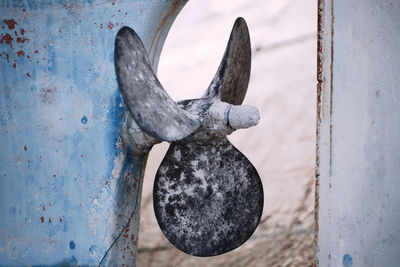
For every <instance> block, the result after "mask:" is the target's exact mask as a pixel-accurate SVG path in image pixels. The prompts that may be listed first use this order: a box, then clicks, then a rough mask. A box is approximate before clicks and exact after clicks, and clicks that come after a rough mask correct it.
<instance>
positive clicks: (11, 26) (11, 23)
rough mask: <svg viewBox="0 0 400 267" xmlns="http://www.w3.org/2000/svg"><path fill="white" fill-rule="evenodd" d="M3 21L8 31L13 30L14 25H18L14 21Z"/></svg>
mask: <svg viewBox="0 0 400 267" xmlns="http://www.w3.org/2000/svg"><path fill="white" fill-rule="evenodd" d="M3 21H4V23H5V24H7V26H8V29H10V30H12V29H14V28H15V24H18V23H17V22H16V21H15V20H14V19H5V20H3Z"/></svg>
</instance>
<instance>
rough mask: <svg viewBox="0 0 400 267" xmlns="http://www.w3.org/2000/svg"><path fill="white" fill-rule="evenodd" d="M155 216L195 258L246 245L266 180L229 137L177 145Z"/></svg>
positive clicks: (161, 177) (160, 183)
mask: <svg viewBox="0 0 400 267" xmlns="http://www.w3.org/2000/svg"><path fill="white" fill-rule="evenodd" d="M153 192H154V193H153V202H154V212H155V215H156V218H157V221H158V224H159V226H160V228H161V230H162V232H163V233H164V235H165V236H166V238H167V239H168V240H169V241H170V242H171V243H172V244H173V245H174V246H175V247H177V248H178V249H180V250H182V251H183V252H185V253H188V254H191V255H195V256H202V257H205V256H215V255H219V254H223V253H226V252H228V251H230V250H233V249H235V248H237V247H239V246H240V245H241V244H243V243H244V242H246V241H247V240H248V239H249V238H250V236H251V235H252V234H253V232H254V230H255V229H256V227H257V225H258V223H259V221H260V219H261V215H262V210H263V203H264V195H263V187H262V183H261V180H260V177H259V175H258V173H257V171H256V169H255V168H254V166H253V165H252V164H251V163H250V161H249V160H248V159H247V158H246V157H245V156H244V155H243V154H242V153H241V152H240V151H239V150H238V149H236V148H235V147H234V146H233V145H232V144H231V143H230V142H229V141H228V139H227V138H226V137H223V138H221V139H213V140H210V141H207V142H204V143H198V142H196V140H193V139H192V138H187V139H184V140H182V141H179V142H174V143H171V145H170V147H169V149H168V152H167V154H166V155H165V157H164V159H163V161H162V163H161V165H160V167H159V169H158V171H157V175H156V178H155V181H154V189H153Z"/></svg>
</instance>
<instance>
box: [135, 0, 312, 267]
mask: <svg viewBox="0 0 400 267" xmlns="http://www.w3.org/2000/svg"><path fill="white" fill-rule="evenodd" d="M316 14H317V3H316V0H301V1H300V0H251V1H243V0H241V1H239V0H189V2H188V4H187V5H186V6H185V7H184V8H183V10H182V12H181V13H180V15H179V16H178V18H177V19H176V21H175V23H174V24H173V26H172V28H171V31H170V34H169V36H168V38H167V41H166V43H165V46H164V49H163V51H162V53H161V60H160V65H159V68H158V75H159V78H160V80H161V82H162V84H163V85H164V87H165V88H166V90H167V92H168V93H169V94H170V95H171V96H172V98H173V99H175V100H181V99H188V98H198V97H200V96H201V95H202V94H203V92H204V91H205V90H206V88H207V87H208V85H209V83H210V82H211V79H212V78H213V76H214V74H215V72H216V70H217V67H218V65H219V62H220V60H221V58H222V55H223V52H224V50H225V46H226V43H227V41H228V38H229V34H230V31H231V28H232V25H233V23H234V21H235V19H236V17H239V16H240V17H243V18H245V19H246V21H247V23H248V26H249V30H250V37H251V41H252V71H251V78H250V84H249V89H248V92H247V96H246V98H245V100H244V104H247V105H254V106H256V107H258V108H259V109H260V112H261V123H260V124H259V125H258V126H256V127H254V128H251V129H247V130H240V131H237V132H235V133H233V134H232V135H231V136H229V140H230V141H231V142H232V143H233V144H234V145H235V146H236V147H238V148H239V150H241V151H242V152H243V153H244V154H245V155H246V156H247V157H248V158H249V159H250V161H251V162H252V163H253V164H254V165H255V167H256V168H257V170H258V172H259V174H260V177H261V179H262V181H263V185H264V194H265V202H264V213H263V217H262V220H261V223H260V225H259V227H258V229H257V230H256V232H255V233H254V234H253V236H252V237H251V238H250V240H249V241H247V242H246V243H245V244H244V245H242V246H241V247H240V248H238V249H236V250H234V251H231V252H229V253H226V254H224V255H221V256H216V257H211V258H198V257H193V256H188V255H186V254H184V253H182V252H180V251H179V250H177V249H175V248H174V247H173V246H172V245H171V244H170V243H169V242H168V241H167V240H166V238H165V237H164V236H163V234H162V233H161V231H160V229H159V227H158V224H157V222H156V219H155V216H154V212H153V202H152V187H153V180H154V176H155V173H156V170H157V168H158V165H159V164H160V162H161V160H162V158H163V156H164V154H165V152H166V150H167V148H168V144H166V143H162V144H160V145H157V146H155V147H154V148H153V150H152V151H151V153H150V156H149V162H148V165H147V169H146V174H145V179H144V187H143V198H142V206H141V222H140V233H139V256H138V260H137V266H139V267H150V266H191V267H195V266H312V265H313V263H314V228H313V216H314V214H313V210H314V163H315V117H316V53H317V52H316V48H317V47H316V45H317V40H316V31H317V29H316V25H317V18H316Z"/></svg>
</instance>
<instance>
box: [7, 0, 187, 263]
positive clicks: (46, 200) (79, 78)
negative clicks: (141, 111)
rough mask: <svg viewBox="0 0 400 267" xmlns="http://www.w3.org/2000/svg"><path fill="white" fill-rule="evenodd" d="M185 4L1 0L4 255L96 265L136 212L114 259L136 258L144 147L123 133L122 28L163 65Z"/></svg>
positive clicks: (12, 259) (111, 255)
mask: <svg viewBox="0 0 400 267" xmlns="http://www.w3.org/2000/svg"><path fill="white" fill-rule="evenodd" d="M185 2H186V1H173V0H154V1H150V0H149V1H139V0H138V1H128V0H121V1H115V2H114V1H100V0H97V1H96V0H93V1H63V0H58V1H50V0H48V1H45V0H40V1H38V0H35V1H11V0H9V1H7V0H2V1H0V19H1V21H0V36H1V37H0V38H1V41H0V55H1V57H0V65H1V71H0V176H1V178H0V211H1V216H0V265H1V264H2V265H4V266H12V265H14V266H21V265H54V264H61V263H70V264H80V265H91V266H92V265H96V264H98V263H99V262H100V260H101V258H102V257H103V255H104V253H105V251H106V250H107V249H108V248H109V247H110V245H111V243H112V242H113V241H114V239H115V238H116V236H117V235H118V233H119V232H120V231H121V229H122V227H123V226H124V225H125V224H126V223H127V222H128V220H129V217H130V215H131V213H132V211H133V210H136V212H135V215H134V216H133V219H132V221H131V224H130V227H128V228H127V231H126V232H124V233H123V234H122V236H121V240H120V241H119V243H118V244H116V245H115V247H114V250H111V251H110V252H109V253H108V255H107V258H106V262H108V263H126V262H131V263H132V262H133V261H134V260H135V258H136V245H137V229H138V225H139V212H138V210H139V206H140V205H139V202H140V189H141V178H142V175H143V167H144V165H145V161H146V156H144V157H142V156H137V157H134V156H130V155H129V153H128V152H127V149H126V146H124V142H123V140H122V139H121V137H120V124H121V119H122V116H123V112H124V108H123V103H122V100H121V96H120V93H119V90H118V85H117V82H116V77H115V70H114V59H113V52H114V38H115V35H116V32H117V30H118V29H119V28H120V27H121V26H123V25H127V26H130V27H132V28H134V29H135V30H136V31H137V32H138V34H139V35H140V36H141V38H142V39H143V42H144V44H145V46H146V48H147V49H148V50H149V51H150V52H149V54H150V58H151V60H152V61H153V63H154V67H155V68H156V65H157V61H158V57H159V53H160V50H161V47H162V44H163V42H164V39H165V36H166V34H167V32H168V29H169V27H170V25H171V24H172V22H173V19H174V17H175V16H176V15H177V13H178V12H179V10H180V9H181V8H182V6H183V5H184V3H185ZM127 265H129V264H127Z"/></svg>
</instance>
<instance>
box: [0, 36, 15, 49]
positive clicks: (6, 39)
mask: <svg viewBox="0 0 400 267" xmlns="http://www.w3.org/2000/svg"><path fill="white" fill-rule="evenodd" d="M12 40H14V38H12V36H11V35H10V34H8V33H7V34H6V35H4V36H3V37H2V38H1V40H0V43H3V42H5V43H6V44H8V45H9V46H11V42H12Z"/></svg>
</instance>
